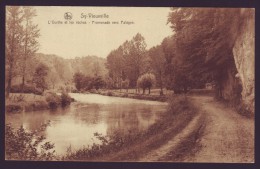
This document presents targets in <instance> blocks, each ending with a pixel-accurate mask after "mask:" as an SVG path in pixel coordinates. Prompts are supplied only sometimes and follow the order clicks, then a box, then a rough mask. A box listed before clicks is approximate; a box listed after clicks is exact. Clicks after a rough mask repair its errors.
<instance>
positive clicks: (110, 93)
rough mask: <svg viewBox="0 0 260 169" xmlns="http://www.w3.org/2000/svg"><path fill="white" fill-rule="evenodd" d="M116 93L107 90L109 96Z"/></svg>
mask: <svg viewBox="0 0 260 169" xmlns="http://www.w3.org/2000/svg"><path fill="white" fill-rule="evenodd" d="M114 95H115V94H114V93H113V92H111V91H108V92H107V96H114Z"/></svg>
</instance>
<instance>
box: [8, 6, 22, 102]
mask: <svg viewBox="0 0 260 169" xmlns="http://www.w3.org/2000/svg"><path fill="white" fill-rule="evenodd" d="M23 18H24V16H23V11H22V8H21V7H18V6H8V7H6V45H5V49H6V83H7V85H6V97H9V93H10V89H11V86H12V79H13V78H14V77H15V76H17V74H18V73H17V67H18V64H19V63H18V61H19V57H20V56H21V54H22V35H23V33H22V32H23V28H22V21H23Z"/></svg>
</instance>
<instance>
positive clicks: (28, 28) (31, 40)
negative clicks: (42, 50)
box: [21, 7, 40, 90]
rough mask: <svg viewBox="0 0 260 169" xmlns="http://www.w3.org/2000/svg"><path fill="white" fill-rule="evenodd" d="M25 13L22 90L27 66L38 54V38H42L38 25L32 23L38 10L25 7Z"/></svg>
mask: <svg viewBox="0 0 260 169" xmlns="http://www.w3.org/2000/svg"><path fill="white" fill-rule="evenodd" d="M23 13H24V30H23V39H22V41H23V60H22V66H21V69H22V70H21V73H22V90H23V88H24V84H25V78H26V74H27V73H28V72H27V69H29V68H30V66H28V65H27V64H29V63H30V62H29V60H31V59H32V57H33V56H34V54H35V52H37V50H38V47H39V43H38V41H37V38H38V37H39V36H40V30H39V29H38V25H37V24H34V23H33V22H32V19H33V17H35V16H36V9H34V8H32V7H23Z"/></svg>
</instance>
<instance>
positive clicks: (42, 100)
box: [5, 92, 73, 112]
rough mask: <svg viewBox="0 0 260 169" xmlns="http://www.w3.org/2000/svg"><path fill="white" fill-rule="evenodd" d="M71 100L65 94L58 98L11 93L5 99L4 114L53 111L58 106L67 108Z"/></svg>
mask: <svg viewBox="0 0 260 169" xmlns="http://www.w3.org/2000/svg"><path fill="white" fill-rule="evenodd" d="M72 101H73V99H72V98H71V97H70V96H69V95H68V94H66V93H62V94H61V95H60V96H59V95H57V94H55V93H53V92H47V93H46V94H45V95H35V94H26V93H11V94H10V97H9V98H8V99H6V103H5V108H6V112H22V111H36V110H46V109H55V108H57V107H58V106H63V107H64V106H67V105H69V104H70V103H71V102H72Z"/></svg>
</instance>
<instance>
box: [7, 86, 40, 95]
mask: <svg viewBox="0 0 260 169" xmlns="http://www.w3.org/2000/svg"><path fill="white" fill-rule="evenodd" d="M11 92H12V93H34V94H37V95H42V91H41V90H40V89H37V88H35V87H34V86H32V85H27V84H25V85H24V88H23V90H22V84H20V85H13V86H12V87H11Z"/></svg>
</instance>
